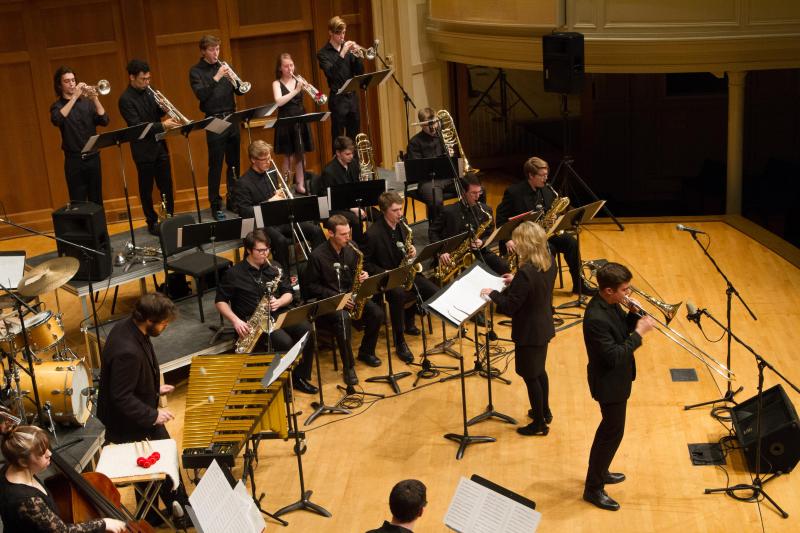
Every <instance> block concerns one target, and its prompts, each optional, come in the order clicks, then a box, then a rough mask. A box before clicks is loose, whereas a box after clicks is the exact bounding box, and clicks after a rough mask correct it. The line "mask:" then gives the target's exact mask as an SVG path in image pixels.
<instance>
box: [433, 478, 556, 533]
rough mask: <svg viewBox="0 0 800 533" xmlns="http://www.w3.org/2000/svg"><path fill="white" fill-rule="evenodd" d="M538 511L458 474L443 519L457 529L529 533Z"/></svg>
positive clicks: (467, 532) (462, 531)
mask: <svg viewBox="0 0 800 533" xmlns="http://www.w3.org/2000/svg"><path fill="white" fill-rule="evenodd" d="M541 518H542V514H541V513H539V512H538V511H536V510H534V509H531V508H530V507H526V506H524V505H522V504H521V503H518V502H516V501H514V500H512V499H511V498H508V497H506V496H504V495H502V494H500V493H498V492H495V491H493V490H491V489H489V488H487V487H484V486H483V485H480V484H478V483H476V482H474V481H472V480H470V479H467V478H465V477H462V478H461V480H460V481H459V482H458V487H457V488H456V493H455V494H454V495H453V499H452V500H451V502H450V507H449V508H448V509H447V514H446V515H445V517H444V523H445V525H446V526H447V527H449V528H450V529H452V530H454V531H458V532H459V533H531V532H532V531H536V529H537V528H538V527H539V522H540V521H541Z"/></svg>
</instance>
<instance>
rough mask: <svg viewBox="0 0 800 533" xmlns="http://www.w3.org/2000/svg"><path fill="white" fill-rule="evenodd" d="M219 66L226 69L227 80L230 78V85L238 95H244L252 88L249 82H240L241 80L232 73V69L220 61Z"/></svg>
mask: <svg viewBox="0 0 800 533" xmlns="http://www.w3.org/2000/svg"><path fill="white" fill-rule="evenodd" d="M219 64H220V65H222V66H223V67H228V78H230V80H231V83H233V88H234V89H236V90H237V91H239V92H240V93H242V94H244V93H246V92H247V91H249V90H250V88H251V87H252V86H253V85H252V84H251V83H250V82H249V81H242V79H241V78H240V77H239V76H237V75H236V72H234V71H233V68H231V66H230V65H229V64H227V63H226V62H224V61H221V60H220V62H219Z"/></svg>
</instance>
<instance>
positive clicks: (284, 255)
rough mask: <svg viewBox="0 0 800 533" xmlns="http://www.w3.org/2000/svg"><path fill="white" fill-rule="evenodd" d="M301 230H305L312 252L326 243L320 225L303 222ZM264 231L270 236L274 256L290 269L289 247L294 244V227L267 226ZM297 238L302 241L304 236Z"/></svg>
mask: <svg viewBox="0 0 800 533" xmlns="http://www.w3.org/2000/svg"><path fill="white" fill-rule="evenodd" d="M300 228H301V229H302V230H303V234H304V235H305V236H306V239H308V243H309V244H310V245H311V249H312V250H313V249H314V248H316V247H317V246H319V245H320V244H322V243H323V242H324V241H325V234H324V233H322V230H321V229H320V227H319V224H317V223H315V222H301V223H300ZM264 229H265V230H266V231H267V235H269V240H270V247H271V248H272V256H273V257H274V258H275V260H276V261H277V262H278V263H280V265H281V266H282V267H283V268H289V264H290V262H289V247H290V246H291V245H292V243H293V242H294V240H293V237H292V227H291V226H290V225H289V224H281V225H280V226H267V227H266V228H264ZM297 238H298V239H300V240H302V239H303V236H302V235H300V234H299V233H298V234H297ZM301 259H302V258H301Z"/></svg>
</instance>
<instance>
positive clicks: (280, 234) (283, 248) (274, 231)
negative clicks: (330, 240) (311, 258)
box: [234, 140, 325, 267]
mask: <svg viewBox="0 0 800 533" xmlns="http://www.w3.org/2000/svg"><path fill="white" fill-rule="evenodd" d="M247 153H248V156H249V157H250V168H249V169H248V171H247V172H245V173H244V175H243V176H241V177H240V178H239V181H238V182H236V188H235V190H234V203H235V204H236V210H237V212H238V213H239V216H240V217H242V218H253V216H254V212H255V209H257V208H258V206H259V204H261V202H266V201H270V202H272V201H275V200H283V199H285V198H286V191H285V190H284V189H283V188H282V187H281V183H280V180H279V179H278V173H277V172H276V170H275V165H274V164H273V162H272V146H270V145H269V144H268V143H266V142H264V141H262V140H256V141H253V142H252V143H250V146H249V147H248V148H247ZM299 226H300V228H301V229H302V232H303V234H304V235H305V237H306V238H307V239H309V240H310V241H311V243H310V245H311V247H312V248H313V247H315V246H318V245H319V244H321V243H323V242H325V236H324V235H323V233H322V230H321V229H320V228H319V224H317V223H316V222H308V221H307V222H300V224H299ZM266 231H267V235H269V238H270V240H271V242H272V254H273V256H274V257H275V260H276V261H277V262H278V263H280V264H281V265H284V266H286V267H288V266H289V264H290V263H289V246H290V245H291V244H292V242H293V240H292V227H291V226H290V225H289V224H281V225H279V226H268V227H267V228H266ZM297 238H298V239H303V235H299V234H298V235H297Z"/></svg>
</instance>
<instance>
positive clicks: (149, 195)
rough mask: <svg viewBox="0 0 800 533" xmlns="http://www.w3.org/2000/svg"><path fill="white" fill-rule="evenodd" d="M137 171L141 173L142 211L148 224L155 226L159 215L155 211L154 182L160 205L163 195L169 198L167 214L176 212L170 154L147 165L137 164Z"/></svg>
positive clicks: (140, 195)
mask: <svg viewBox="0 0 800 533" xmlns="http://www.w3.org/2000/svg"><path fill="white" fill-rule="evenodd" d="M136 170H137V171H138V173H139V198H140V199H141V201H142V211H144V217H145V219H146V220H147V223H148V224H155V223H156V222H157V221H158V213H156V211H155V209H153V182H154V181H155V184H156V186H157V187H158V192H159V200H158V201H159V203H161V200H160V198H161V195H162V194H163V195H164V196H166V198H167V202H166V203H167V213H170V214H172V213H174V212H175V204H174V200H173V195H172V170H171V169H170V165H169V154H163V155H161V156H159V158H158V159H156V160H155V161H148V162H146V163H136Z"/></svg>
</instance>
